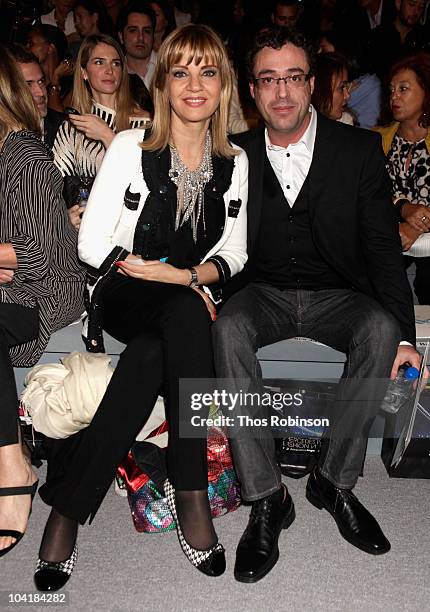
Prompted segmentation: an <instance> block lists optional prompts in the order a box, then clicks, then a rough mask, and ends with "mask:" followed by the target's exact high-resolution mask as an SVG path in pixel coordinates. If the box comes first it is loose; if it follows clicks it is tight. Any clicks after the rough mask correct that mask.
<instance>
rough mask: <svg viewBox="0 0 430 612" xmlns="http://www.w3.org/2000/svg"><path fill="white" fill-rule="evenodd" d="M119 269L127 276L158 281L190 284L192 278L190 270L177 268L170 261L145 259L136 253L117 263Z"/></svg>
mask: <svg viewBox="0 0 430 612" xmlns="http://www.w3.org/2000/svg"><path fill="white" fill-rule="evenodd" d="M116 265H117V267H118V268H119V270H120V271H121V272H122V273H123V274H126V275H127V276H132V277H133V278H139V279H141V280H146V281H156V282H157V283H171V284H173V285H188V284H189V282H190V280H191V274H190V271H189V270H186V269H180V268H175V266H172V265H170V264H168V263H163V262H161V261H159V260H158V259H156V260H143V259H142V258H141V257H136V255H128V257H127V258H126V259H125V260H124V261H118V262H117V263H116Z"/></svg>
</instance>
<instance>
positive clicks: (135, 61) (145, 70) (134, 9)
mask: <svg viewBox="0 0 430 612" xmlns="http://www.w3.org/2000/svg"><path fill="white" fill-rule="evenodd" d="M155 23H156V18H155V13H154V11H153V10H152V8H151V7H150V5H149V4H147V3H145V2H140V1H139V0H134V1H132V2H130V4H128V5H127V6H126V8H124V10H123V11H122V12H121V14H120V16H119V18H118V26H117V27H118V36H119V40H120V42H121V44H122V45H123V46H124V50H125V57H126V62H127V64H126V65H127V71H128V73H129V74H135V75H137V76H138V77H139V78H140V79H141V80H142V81H143V82H144V84H145V87H146V88H147V89H148V90H149V89H150V87H151V82H152V77H153V76H154V71H155V64H156V62H157V54H156V53H155V51H154V50H153V46H154V30H155Z"/></svg>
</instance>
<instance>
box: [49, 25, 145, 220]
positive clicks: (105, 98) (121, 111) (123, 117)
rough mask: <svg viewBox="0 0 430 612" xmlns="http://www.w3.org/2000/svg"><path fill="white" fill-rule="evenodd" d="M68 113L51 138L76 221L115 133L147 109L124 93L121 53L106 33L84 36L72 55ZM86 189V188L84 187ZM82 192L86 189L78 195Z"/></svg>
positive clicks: (139, 122) (141, 119) (141, 120)
mask: <svg viewBox="0 0 430 612" xmlns="http://www.w3.org/2000/svg"><path fill="white" fill-rule="evenodd" d="M68 110H70V111H71V113H70V114H69V119H68V120H66V121H65V122H64V123H63V124H62V125H61V126H60V128H59V130H58V132H57V136H56V139H55V142H54V147H53V152H54V161H55V164H56V165H57V167H58V168H59V170H60V172H61V174H62V175H63V177H64V179H65V192H64V195H65V200H66V204H67V206H68V208H71V207H73V209H72V210H71V218H72V221H74V224H75V225H76V226H79V219H80V217H79V215H80V214H81V213H82V212H83V210H84V208H83V206H81V207H79V206H78V205H77V204H78V203H80V201H81V200H83V199H87V198H88V193H89V191H90V190H91V186H92V183H93V181H94V178H95V176H96V174H97V172H98V170H99V168H100V165H101V162H102V160H103V157H104V154H105V151H106V148H107V147H108V146H109V145H110V143H111V142H112V140H113V138H114V136H115V133H116V132H121V131H123V130H126V129H129V128H133V127H139V126H143V125H145V124H146V123H147V122H148V120H149V113H148V112H146V111H145V110H143V109H142V108H140V107H138V106H137V105H136V103H135V102H134V101H133V98H132V96H131V93H130V88H129V81H128V74H127V70H126V68H125V58H124V54H123V52H122V50H121V47H120V45H119V43H117V42H116V40H114V39H113V38H111V37H110V36H107V35H104V34H94V35H91V36H88V37H87V38H85V39H84V41H83V42H82V44H81V47H80V49H79V53H78V57H77V60H76V67H75V74H74V82H73V95H72V100H71V108H70V107H69V109H68ZM86 192H88V193H86ZM83 194H86V195H85V196H83Z"/></svg>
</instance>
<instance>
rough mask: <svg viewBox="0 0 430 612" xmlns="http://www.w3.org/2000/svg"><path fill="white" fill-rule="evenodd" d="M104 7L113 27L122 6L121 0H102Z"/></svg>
mask: <svg viewBox="0 0 430 612" xmlns="http://www.w3.org/2000/svg"><path fill="white" fill-rule="evenodd" d="M102 3H103V5H104V7H105V8H106V11H107V13H108V15H109V17H110V18H111V20H112V23H113V25H114V27H116V24H117V21H118V16H119V14H120V12H121V10H122V8H123V6H124V4H125V3H124V2H123V0H102Z"/></svg>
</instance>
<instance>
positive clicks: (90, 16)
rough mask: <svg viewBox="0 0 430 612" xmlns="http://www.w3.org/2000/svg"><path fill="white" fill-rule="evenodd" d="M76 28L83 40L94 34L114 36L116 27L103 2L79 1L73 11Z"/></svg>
mask: <svg viewBox="0 0 430 612" xmlns="http://www.w3.org/2000/svg"><path fill="white" fill-rule="evenodd" d="M73 17H74V20H75V28H76V31H77V32H78V34H79V36H80V37H81V38H85V37H86V36H91V35H92V34H107V35H108V36H112V37H113V36H114V27H113V23H112V20H111V18H110V17H109V15H108V13H107V11H106V8H105V6H104V5H103V4H102V2H101V0H78V2H77V3H76V4H75V8H74V9H73Z"/></svg>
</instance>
